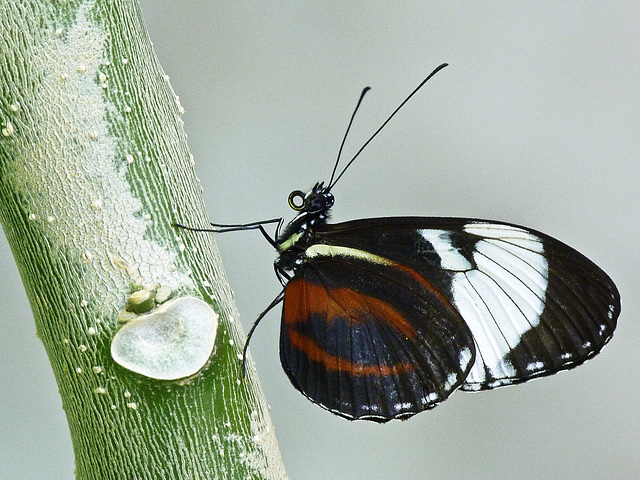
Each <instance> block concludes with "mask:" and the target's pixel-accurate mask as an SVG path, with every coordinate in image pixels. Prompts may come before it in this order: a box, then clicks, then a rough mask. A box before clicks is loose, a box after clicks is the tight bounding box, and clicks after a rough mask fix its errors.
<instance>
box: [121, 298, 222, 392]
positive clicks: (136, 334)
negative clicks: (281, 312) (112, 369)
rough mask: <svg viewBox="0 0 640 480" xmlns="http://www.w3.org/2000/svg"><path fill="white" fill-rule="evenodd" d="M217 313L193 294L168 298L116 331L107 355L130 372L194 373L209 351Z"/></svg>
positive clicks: (163, 377)
mask: <svg viewBox="0 0 640 480" xmlns="http://www.w3.org/2000/svg"><path fill="white" fill-rule="evenodd" d="M217 329H218V314H217V313H216V312H214V311H213V309H212V308H211V307H210V306H209V304H207V303H205V302H203V301H202V300H200V299H198V298H195V297H182V298H177V299H175V300H170V301H168V302H166V303H164V304H163V305H161V306H159V307H158V308H156V309H155V310H154V311H153V312H151V313H148V314H146V315H141V316H139V317H137V318H136V319H135V320H132V321H130V322H129V323H127V324H126V325H124V326H123V327H122V328H121V329H120V330H118V331H117V332H116V334H115V336H114V337H113V340H112V342H111V356H112V357H113V359H114V360H115V361H116V362H117V363H118V364H119V365H121V366H123V367H124V368H126V369H128V370H131V371H132V372H136V373H139V374H141V375H145V376H147V377H150V378H157V379H159V380H177V379H179V378H185V377H189V376H191V375H193V374H195V373H197V372H198V371H199V370H200V369H202V367H204V365H205V364H206V363H207V361H208V360H209V357H210V356H211V354H212V353H213V348H214V345H215V340H216V332H217Z"/></svg>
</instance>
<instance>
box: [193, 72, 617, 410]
mask: <svg viewBox="0 0 640 480" xmlns="http://www.w3.org/2000/svg"><path fill="white" fill-rule="evenodd" d="M444 66H446V64H443V65H441V66H440V67H438V68H437V69H436V70H434V71H433V72H432V73H431V74H430V75H429V76H428V77H427V78H426V79H425V80H424V81H423V82H422V83H421V84H420V85H419V86H418V87H417V88H416V89H415V90H414V91H413V92H412V93H411V94H410V95H409V96H408V97H407V98H406V99H405V101H404V102H402V104H401V105H400V106H399V107H398V108H397V109H396V110H395V111H394V112H393V113H392V114H391V115H390V116H389V118H388V119H387V120H386V121H385V122H384V123H383V124H382V126H381V127H380V128H379V129H378V130H377V131H376V132H375V133H374V134H373V135H372V136H371V137H370V138H369V140H368V141H367V142H366V143H365V144H364V146H366V145H367V144H368V143H369V141H371V139H372V138H373V137H375V135H377V133H378V132H379V131H380V130H381V129H382V128H383V127H384V125H386V123H387V122H388V121H389V120H390V119H391V118H392V117H393V116H394V115H395V113H396V112H397V111H398V110H399V109H400V108H401V107H402V106H403V105H404V104H405V103H406V102H407V101H408V100H409V98H411V97H412V96H413V95H414V94H415V93H416V92H417V91H418V90H419V89H420V88H421V87H422V85H424V83H425V82H426V81H427V80H429V78H431V77H432V76H433V75H434V74H435V73H436V72H437V71H439V70H440V69H441V68H443V67H444ZM365 92H366V89H365V91H363V94H362V96H361V97H360V101H362V97H363V96H364V93H365ZM360 101H359V102H358V106H359V105H360ZM357 109H358V107H356V109H355V111H354V114H353V116H352V117H351V122H353V118H354V116H355V112H356V111H357ZM351 122H350V123H349V128H350V127H351ZM349 128H348V129H347V133H348V132H349ZM345 138H346V134H345ZM342 145H344V139H343V142H342ZM364 146H363V147H362V148H361V149H360V150H359V151H358V152H357V153H356V155H355V156H354V157H353V158H352V159H351V161H350V162H349V163H348V164H347V165H346V166H345V167H344V169H343V170H342V173H340V174H339V175H338V176H337V177H336V176H335V174H336V170H337V166H338V161H339V159H340V154H338V161H336V165H335V167H334V170H333V173H332V176H331V180H330V181H329V183H328V184H327V185H326V186H325V185H324V184H323V183H318V184H316V185H315V186H314V187H313V188H312V189H311V190H310V191H309V192H307V193H304V192H302V191H294V192H292V193H291V195H290V196H289V205H290V206H291V207H292V208H293V209H294V210H296V211H297V212H298V215H297V216H296V217H295V218H294V219H293V220H292V221H291V222H290V223H289V224H288V225H286V227H285V228H283V225H284V221H283V219H281V218H279V219H273V220H267V221H262V222H255V223H250V224H243V225H218V224H212V225H213V228H210V229H206V230H207V231H217V232H225V231H234V230H247V229H259V230H260V231H261V232H262V234H263V235H264V236H265V238H267V240H268V241H269V242H270V243H271V244H272V245H273V246H274V247H275V248H276V250H277V251H278V254H279V256H278V258H277V260H276V262H275V271H276V274H277V276H278V278H279V279H280V281H281V283H282V285H283V290H282V291H281V292H280V294H279V295H278V296H277V297H276V298H275V299H274V300H273V302H272V303H271V304H270V305H269V307H268V308H267V309H266V310H265V311H264V312H262V314H261V315H260V316H259V317H258V320H257V321H256V322H255V324H254V326H253V328H252V329H251V331H250V332H249V336H248V338H247V344H248V340H249V338H250V336H251V334H252V333H253V331H254V329H255V327H256V325H257V324H258V322H259V321H260V319H262V318H263V317H264V315H265V314H266V313H267V312H268V311H269V310H271V309H272V308H273V307H275V306H276V305H277V304H278V303H280V302H284V306H283V313H282V325H281V334H280V360H281V363H282V366H283V368H284V370H285V372H286V374H287V375H288V377H289V379H290V380H291V383H292V384H293V385H294V387H295V388H297V389H298V390H299V391H300V392H302V393H303V394H304V395H305V396H306V397H308V398H309V399H310V400H311V401H313V402H315V403H317V404H319V405H320V406H322V407H324V408H326V409H327V410H329V411H331V412H333V413H335V414H337V415H340V416H342V417H345V418H348V419H352V420H356V419H366V420H373V421H377V422H386V421H388V420H391V419H394V418H400V419H403V418H408V417H410V416H412V415H414V414H416V413H418V412H421V411H423V410H427V409H430V408H433V407H435V406H436V405H438V404H439V403H440V402H442V401H444V400H446V399H447V397H448V396H449V395H450V394H451V393H453V392H454V391H455V390H457V389H458V388H460V389H462V390H468V391H478V390H486V389H492V388H496V387H500V386H504V385H512V384H516V383H521V382H525V381H527V380H530V379H532V378H536V377H541V376H545V375H551V374H553V373H556V372H558V371H560V370H565V369H570V368H573V367H575V366H577V365H579V364H581V363H582V362H584V361H585V360H587V359H588V358H590V357H592V356H594V355H596V354H597V353H598V352H599V351H600V350H601V349H602V347H603V346H604V345H605V344H606V343H607V342H608V341H609V339H610V338H611V336H612V334H613V331H614V329H615V327H616V320H617V318H618V315H619V313H620V296H619V294H618V291H617V289H616V286H615V285H614V283H613V281H612V280H611V279H610V278H609V277H608V276H607V274H606V273H604V272H603V271H602V270H601V269H600V268H599V267H598V266H597V265H595V264H594V263H593V262H591V261H590V260H589V259H587V258H586V257H585V256H583V255H582V254H580V253H579V252H577V251H576V250H574V249H572V248H571V247H569V246H567V245H565V244H564V243H562V242H560V241H558V240H556V239H554V238H552V237H550V236H548V235H545V234H544V233H541V232H538V231H536V230H532V229H529V228H525V227H521V226H518V225H513V224H509V223H502V222H493V221H485V220H475V219H464V218H433V217H386V218H370V219H362V220H353V221H350V222H345V223H337V224H331V223H327V218H328V214H329V210H330V208H331V207H332V206H333V203H334V197H333V194H332V188H333V187H334V186H335V184H336V182H337V181H338V179H339V178H340V177H341V176H342V174H343V173H344V172H345V171H346V169H347V168H348V167H349V166H350V165H351V163H352V162H353V161H354V160H355V158H356V157H357V156H358V154H359V153H360V152H361V151H362V149H363V148H364ZM340 151H342V146H341V148H340ZM269 223H277V224H278V226H277V229H276V235H275V238H271V237H270V236H269V234H268V233H267V232H266V230H265V229H264V225H266V224H269ZM185 228H186V227H185ZM191 230H202V229H191ZM246 348H247V346H246V345H245V353H246Z"/></svg>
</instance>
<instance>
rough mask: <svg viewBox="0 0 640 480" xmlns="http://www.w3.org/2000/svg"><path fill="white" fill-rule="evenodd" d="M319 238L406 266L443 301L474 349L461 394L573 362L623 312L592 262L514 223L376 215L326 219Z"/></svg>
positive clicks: (593, 347) (602, 338) (588, 352)
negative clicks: (464, 327)
mask: <svg viewBox="0 0 640 480" xmlns="http://www.w3.org/2000/svg"><path fill="white" fill-rule="evenodd" d="M316 240H317V241H318V242H320V243H325V244H330V245H336V246H341V247H343V248H353V249H357V250H362V251H366V252H369V253H370V254H371V255H377V256H380V257H384V258H387V259H389V260H391V261H393V262H397V263H398V264H401V265H404V266H406V267H408V268H410V269H412V270H413V271H415V272H418V273H419V274H420V275H421V276H422V277H423V278H425V279H426V280H427V281H428V282H429V283H430V284H431V285H433V286H434V287H435V288H436V289H437V290H438V291H440V292H441V293H442V295H443V296H445V297H446V298H448V299H449V300H450V302H451V303H452V304H453V305H454V306H455V308H456V309H457V310H458V312H459V313H460V315H461V317H462V318H463V319H464V322H465V323H466V325H467V326H468V328H469V329H470V331H471V332H472V334H473V337H474V341H475V346H476V348H475V351H476V356H475V363H474V365H473V367H472V369H471V371H470V372H469V374H468V376H467V378H466V380H465V382H464V383H463V384H462V389H465V390H481V389H488V388H494V387H498V386H501V385H509V384H513V383H518V382H523V381H526V380H528V379H531V378H534V377H538V376H543V375H549V374H552V373H555V372H557V371H558V370H562V369H567V368H571V367H573V366H576V365H579V364H580V363H582V362H583V361H584V360H586V359H587V358H589V357H591V356H593V355H595V354H596V353H598V352H599V351H600V349H601V348H602V347H603V346H604V344H605V343H606V342H607V341H608V340H609V339H610V337H611V335H612V334H613V330H614V329H615V325H616V319H617V316H618V314H619V311H620V298H619V295H618V292H617V290H616V287H615V285H614V284H613V282H612V281H611V279H610V278H609V277H608V276H607V275H606V274H605V273H604V272H603V271H602V270H601V269H600V268H599V267H597V266H596V265H595V264H594V263H593V262H591V261H590V260H588V259H587V258H586V257H584V256H583V255H581V254H580V253H578V252H577V251H575V250H574V249H572V248H570V247H568V246H567V245H565V244H563V243H562V242H559V241H558V240H555V239H553V238H551V237H549V236H547V235H545V234H542V233H540V232H537V231H535V230H531V229H526V228H524V227H520V226H517V225H511V224H503V223H496V222H485V221H480V220H469V219H455V218H414V217H395V218H379V219H366V220H356V221H352V222H346V223H342V224H333V225H324V226H322V228H321V229H318V231H317V232H316Z"/></svg>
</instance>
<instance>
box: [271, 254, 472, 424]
mask: <svg viewBox="0 0 640 480" xmlns="http://www.w3.org/2000/svg"><path fill="white" fill-rule="evenodd" d="M307 257H308V258H307V261H306V263H305V265H304V266H303V267H302V268H301V269H300V270H299V271H298V272H297V274H296V276H295V277H294V278H293V279H292V280H291V281H290V282H289V283H288V285H287V288H286V290H285V298H284V309H283V319H282V320H283V321H282V329H281V343H280V356H281V360H282V365H283V367H284V369H285V371H286V372H287V374H288V375H289V378H290V379H291V381H292V383H293V385H294V386H296V388H298V389H299V390H300V391H301V392H302V393H303V394H305V395H306V396H307V397H309V398H310V399H311V400H313V401H314V402H316V403H318V404H320V405H322V406H324V407H325V408H327V409H328V410H330V411H332V412H334V413H337V414H339V415H342V416H344V417H347V418H350V419H358V418H366V419H369V420H376V421H387V420H390V419H392V418H406V417H408V416H410V415H413V414H415V413H418V412H420V411H422V410H426V409H428V408H431V407H433V406H435V405H437V404H438V403H440V402H442V401H443V400H445V399H446V398H447V397H448V396H449V394H451V393H452V392H453V391H454V390H455V389H456V388H458V387H459V386H460V385H461V384H462V382H463V381H464V379H465V378H466V377H467V375H468V373H469V370H470V368H471V366H472V365H473V361H474V341H473V338H472V335H471V332H470V331H469V329H468V327H467V325H466V324H465V322H464V321H463V320H462V318H461V317H460V315H459V313H458V311H457V310H456V309H455V308H454V306H453V305H452V304H451V302H450V301H449V300H448V299H447V298H446V297H444V296H443V295H442V294H441V293H440V292H439V291H438V290H437V289H436V288H435V287H434V286H433V285H432V284H431V283H430V282H429V281H428V280H426V279H425V278H424V277H423V276H422V275H420V274H419V273H418V272H416V271H415V270H413V269H411V268H409V267H407V266H405V265H402V264H399V263H397V262H393V261H390V260H388V259H385V258H382V257H376V256H375V255H369V254H368V253H367V252H364V251H358V250H354V249H349V248H344V249H332V248H331V247H327V246H317V247H311V248H310V249H308V251H307Z"/></svg>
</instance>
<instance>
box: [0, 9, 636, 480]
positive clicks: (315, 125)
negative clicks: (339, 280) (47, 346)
mask: <svg viewBox="0 0 640 480" xmlns="http://www.w3.org/2000/svg"><path fill="white" fill-rule="evenodd" d="M142 7H143V11H144V16H145V20H146V22H147V26H148V29H149V33H150V36H151V39H152V41H153V42H154V45H155V48H156V52H157V55H158V56H159V58H160V61H161V63H162V65H163V68H164V69H165V71H166V73H167V74H168V75H169V76H170V77H171V83H172V86H173V88H174V89H175V91H176V93H177V94H178V95H179V96H180V99H181V102H182V105H183V106H184V107H185V109H186V114H185V115H184V117H183V119H184V121H185V130H186V131H187V133H188V135H189V146H190V149H191V151H192V152H193V154H194V156H195V160H196V170H197V174H198V176H199V177H200V179H201V181H202V185H203V188H204V195H205V201H206V203H207V206H208V210H209V214H210V217H211V219H212V221H216V222H220V223H236V222H248V221H254V220H261V219H266V218H273V217H277V216H281V215H283V216H285V218H286V219H290V218H291V216H292V214H293V212H292V211H291V210H290V209H289V208H288V206H287V202H286V200H287V195H288V194H289V192H290V191H292V190H295V189H302V190H306V189H307V188H309V187H310V186H312V185H313V184H314V183H315V182H316V181H320V180H325V181H326V180H328V177H329V176H330V173H331V168H332V166H333V162H334V159H335V155H336V153H337V151H338V147H339V145H340V141H341V139H342V135H343V133H344V130H345V128H346V126H347V123H348V120H349V116H350V114H351V112H352V109H353V107H354V106H355V103H356V101H357V98H358V95H359V94H360V91H361V89H362V87H364V86H365V85H371V86H372V87H373V89H372V91H371V92H370V93H369V94H368V96H367V97H366V100H365V102H364V104H363V106H362V107H361V110H360V112H359V114H358V116H357V118H356V121H355V125H354V127H353V129H352V132H351V134H350V136H349V139H348V141H347V145H346V147H345V158H347V159H348V158H349V157H350V155H352V154H353V153H355V151H357V149H358V148H359V147H360V146H361V145H362V143H363V142H364V141H366V139H367V138H368V137H369V135H370V134H371V133H373V132H374V131H375V129H376V128H377V127H378V126H379V125H380V124H381V123H382V122H383V121H384V119H385V118H386V117H387V115H388V114H389V113H390V112H391V111H393V109H394V108H395V107H396V106H397V105H398V104H399V103H400V102H401V101H402V100H403V99H404V98H405V96H406V95H407V94H408V93H409V92H410V91H411V90H412V89H413V88H414V87H415V86H416V85H417V84H418V83H419V82H420V81H421V80H422V79H423V78H424V77H425V76H426V75H427V74H428V73H429V72H430V71H431V70H432V69H433V68H434V67H436V66H437V65H439V64H440V63H442V62H448V63H450V66H449V67H448V68H446V69H445V70H443V71H442V72H440V73H439V74H438V75H437V76H436V77H434V78H433V79H432V80H431V81H430V82H429V83H428V84H427V85H426V86H425V87H424V88H423V89H422V90H421V91H420V93H419V94H418V95H416V96H415V97H414V98H413V99H412V100H411V101H410V103H409V104H407V105H406V107H404V109H403V110H402V111H401V113H400V114H399V115H398V116H397V117H396V118H395V119H394V120H393V121H392V122H391V123H390V124H389V125H388V126H387V127H386V128H385V129H384V130H383V131H382V133H381V134H380V135H379V136H378V138H376V140H375V141H374V142H372V143H371V144H370V146H369V147H367V149H366V150H365V151H364V153H363V154H362V155H361V156H360V158H359V159H358V161H357V162H356V163H355V164H354V165H353V167H352V168H351V169H350V170H349V172H348V173H347V174H346V175H345V176H344V177H343V178H342V180H341V181H340V183H338V185H337V186H336V188H335V189H334V190H333V193H334V194H335V196H336V206H335V207H334V209H333V211H334V220H335V221H345V220H349V219H353V218H361V217H368V216H385V215H423V216H432V215H433V216H464V217H478V218H487V219H493V220H503V221H508V222H513V223H518V224H521V225H526V226H529V227H532V228H535V229H538V230H542V231H543V232H545V233H548V234H550V235H552V236H554V237H556V238H558V239H560V240H562V241H564V242H566V243H568V244H569V245H571V246H573V247H574V248H576V249H578V250H579V251H581V252H582V253H584V254H585V255H587V256H588V257H589V258H591V259H592V260H593V261H595V262H596V263H597V264H598V265H600V266H601V267H602V268H603V269H604V270H605V271H606V272H607V273H608V274H609V275H610V276H611V277H612V278H613V279H614V280H615V281H616V283H617V285H618V287H619V289H620V292H621V295H622V301H623V306H622V315H621V317H620V319H619V327H618V329H617V332H616V334H615V335H614V338H613V340H612V341H611V343H610V344H609V345H608V346H607V347H605V349H604V350H603V352H602V353H601V355H599V356H597V357H596V358H595V359H593V360H591V361H589V362H587V363H586V364H585V365H583V366H582V367H580V368H578V369H576V370H572V371H570V372H564V373H561V374H558V375H556V376H553V377H549V378H545V379H541V380H537V381H533V382H531V383H528V384H524V385H520V386H517V387H510V388H504V389H499V390H496V391H492V392H484V393H478V394H467V393H462V392H458V393H456V394H455V395H453V396H452V397H451V398H450V399H449V400H447V401H446V402H445V403H444V404H442V405H441V406H439V407H438V408H436V409H435V410H433V411H430V412H426V413H422V414H420V415H417V416H416V417H413V418H411V419H410V420H408V421H406V422H399V421H396V422H391V423H390V424H387V425H377V424H371V423H364V422H360V423H359V422H355V423H351V422H348V421H346V420H343V419H341V418H338V417H335V416H333V415H331V414H330V413H328V412H326V411H324V410H322V409H320V408H319V407H317V406H315V405H313V404H311V403H310V402H309V401H307V400H306V399H305V398H304V397H303V396H302V395H300V394H299V393H298V392H297V391H296V390H295V389H294V388H293V387H292V386H291V385H290V384H289V382H288V380H287V378H286V376H285V374H284V373H283V371H282V369H281V367H280V362H279V356H278V331H279V321H280V320H279V311H278V312H276V311H274V312H273V313H271V314H270V315H269V316H268V317H267V318H266V319H265V320H264V321H263V322H262V324H261V326H260V328H259V329H258V330H257V332H256V334H255V335H254V337H253V340H252V344H251V351H252V354H253V358H254V360H255V362H256V365H257V369H258V373H259V375H260V378H261V381H262V385H263V388H264V390H265V392H266V395H267V397H268V399H269V402H270V404H271V407H272V409H271V414H272V417H273V422H274V424H275V428H276V432H277V435H278V439H279V442H280V447H281V450H282V455H283V457H284V461H285V465H286V467H287V470H288V473H289V475H290V477H291V478H292V479H296V480H298V479H303V480H321V479H322V480H326V479H336V480H341V479H360V478H366V479H370V480H379V479H380V480H381V479H466V478H468V479H513V478H518V479H551V478H554V479H555V478H557V479H563V480H569V479H584V478H607V479H628V478H635V477H637V475H638V465H640V463H639V460H640V459H639V458H638V457H639V455H638V453H639V452H640V373H639V368H638V365H639V363H640V351H639V349H638V335H639V333H640V327H639V323H638V312H639V311H640V300H639V295H638V292H639V290H640V288H639V287H640V282H639V280H638V278H639V276H638V266H639V258H640V255H639V254H638V239H640V222H639V221H638V217H639V216H638V205H639V200H640V193H639V189H640V188H639V187H640V135H639V134H640V100H639V98H640V95H639V94H640V90H639V85H640V29H638V25H640V9H639V8H638V5H637V2H617V3H607V4H604V3H597V2H554V3H553V5H550V4H549V5H545V4H543V3H540V2H509V1H494V2H482V3H481V4H480V3H466V2H464V3H463V2H414V1H407V2H377V1H370V0H368V1H361V0H357V1H350V2H338V1H323V2H309V1H298V2H285V1H270V2H257V1H253V2H237V1H215V2H212V1H204V0H201V1H190V2H175V1H171V0H155V1H150V0H144V1H143V2H142ZM0 235H2V234H0ZM217 240H218V244H219V247H220V249H221V251H222V255H223V259H224V261H225V265H226V269H227V273H228V275H229V277H230V280H231V284H232V287H233V289H234V290H235V293H236V300H237V302H238V306H239V309H240V312H241V314H242V321H243V324H244V327H245V331H246V330H248V327H249V326H250V324H251V323H252V322H253V320H254V318H255V316H256V315H257V313H258V312H260V311H261V310H262V309H263V308H264V307H265V306H266V305H267V304H268V303H269V302H270V301H271V300H272V299H273V297H274V296H275V295H276V294H277V293H278V291H279V289H280V285H279V283H278V281H277V280H276V278H275V277H274V275H273V268H272V265H271V263H272V261H273V259H274V258H275V254H274V252H273V251H272V249H271V247H270V246H269V245H268V244H267V243H266V242H265V241H264V239H263V238H262V237H261V235H260V234H259V233H257V232H240V233H235V234H227V235H224V236H218V237H217ZM0 268H1V269H2V275H0V312H2V313H1V317H2V318H1V321H0V383H1V385H2V386H1V388H0V432H1V434H2V441H1V443H0V471H1V472H2V473H0V477H2V478H7V479H9V478H11V479H71V478H73V469H74V466H73V452H72V448H71V441H70V438H69V434H68V431H67V426H66V420H65V417H64V414H63V411H62V409H61V402H60V399H59V397H58V394H57V387H56V385H55V382H54V379H53V375H52V373H51V369H50V366H49V364H48V360H47V358H46V355H45V353H44V349H43V347H42V344H41V343H40V341H39V340H38V339H37V338H36V337H35V327H34V323H33V319H32V317H31V312H30V309H29V306H28V304H27V300H26V296H25V294H24V291H23V288H22V285H21V282H20V279H19V276H18V273H17V269H16V267H15V263H14V261H13V259H12V256H11V254H10V252H9V248H8V246H7V244H6V241H5V240H4V238H3V237H2V238H0Z"/></svg>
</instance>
